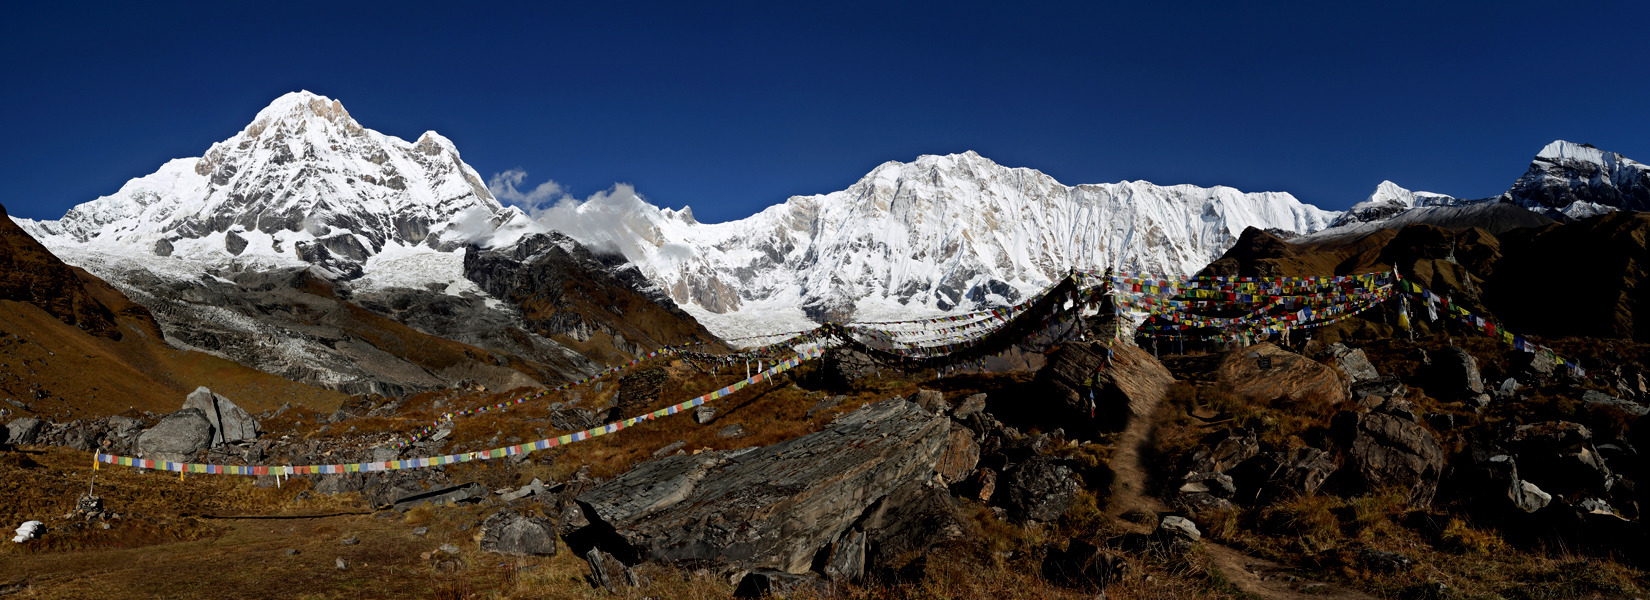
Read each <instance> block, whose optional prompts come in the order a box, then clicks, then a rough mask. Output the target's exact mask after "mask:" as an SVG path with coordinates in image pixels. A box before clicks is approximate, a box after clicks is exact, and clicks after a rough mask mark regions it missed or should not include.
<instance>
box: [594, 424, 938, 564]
mask: <svg viewBox="0 0 1650 600" xmlns="http://www.w3.org/2000/svg"><path fill="white" fill-rule="evenodd" d="M950 432H951V422H950V419H948V418H945V417H943V416H935V415H931V414H929V413H928V412H927V411H924V410H922V408H920V407H918V406H917V405H915V404H912V403H910V402H907V401H905V400H901V399H897V398H896V399H890V400H885V401H882V402H878V403H874V404H869V405H866V406H863V407H861V408H859V409H858V410H855V411H853V412H850V413H847V414H845V415H843V416H841V417H838V418H837V420H835V421H833V422H832V424H831V426H830V427H829V428H827V429H825V430H824V431H820V432H818V433H813V434H809V435H805V436H801V437H798V438H794V439H791V440H788V441H785V442H781V443H778V444H774V445H771V446H765V447H759V448H746V449H742V450H731V451H718V452H704V453H700V454H696V455H675V456H666V457H664V458H659V459H655V460H651V461H647V462H644V463H641V464H639V465H637V466H636V467H635V468H633V469H631V470H630V471H629V472H627V473H625V474H623V475H620V476H618V477H615V478H614V479H613V480H611V481H608V482H606V483H604V484H601V485H599V486H596V487H595V488H594V489H591V490H590V491H588V492H585V493H583V494H581V495H579V496H578V498H577V501H578V503H579V506H580V508H581V509H582V512H583V516H584V517H585V518H586V519H587V520H588V521H589V523H590V524H589V525H587V526H585V527H583V528H580V529H579V530H576V531H572V532H570V533H571V536H572V537H582V538H585V539H590V540H591V542H592V543H593V544H595V545H596V546H598V547H601V548H603V549H604V550H608V551H610V552H612V553H614V554H616V555H620V556H628V557H634V559H635V560H658V561H666V562H678V561H679V562H684V563H693V564H700V565H705V564H721V565H727V566H732V567H735V568H740V569H760V568H769V569H777V570H781V571H785V572H789V573H802V572H805V571H808V570H809V569H810V568H811V567H812V564H813V561H814V557H815V555H817V554H819V553H820V551H821V550H822V549H824V548H825V547H827V546H829V545H831V544H833V543H835V542H837V541H838V540H840V539H842V536H843V534H844V533H845V532H847V531H848V529H849V527H850V526H851V525H852V524H853V523H854V521H855V520H856V519H857V518H858V517H859V516H860V515H861V514H862V513H864V512H865V511H866V509H867V508H868V507H870V506H871V505H872V504H873V503H875V502H877V501H878V500H879V499H881V498H883V497H884V496H888V495H889V494H890V493H892V492H893V491H894V490H896V489H898V488H899V487H900V486H902V485H904V484H906V483H907V482H911V481H918V482H926V481H928V480H930V479H932V478H933V476H934V471H935V466H936V464H937V463H938V462H939V459H940V456H941V455H942V454H943V453H944V452H945V449H946V447H947V441H948V439H949V437H950ZM587 530H588V531H587ZM587 534H588V535H587Z"/></svg>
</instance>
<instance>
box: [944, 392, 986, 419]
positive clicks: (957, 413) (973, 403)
mask: <svg viewBox="0 0 1650 600" xmlns="http://www.w3.org/2000/svg"><path fill="white" fill-rule="evenodd" d="M985 398H986V396H985V394H974V395H972V396H969V397H967V398H963V401H962V404H958V405H957V409H956V410H954V411H951V418H953V419H956V420H958V421H964V422H966V421H968V418H969V417H972V416H974V415H975V414H976V413H979V412H981V411H984V410H985Z"/></svg>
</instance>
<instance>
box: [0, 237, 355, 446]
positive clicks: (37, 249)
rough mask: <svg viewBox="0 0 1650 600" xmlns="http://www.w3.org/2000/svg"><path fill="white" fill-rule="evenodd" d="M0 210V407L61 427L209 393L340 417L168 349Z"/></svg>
mask: <svg viewBox="0 0 1650 600" xmlns="http://www.w3.org/2000/svg"><path fill="white" fill-rule="evenodd" d="M4 215H5V209H4V208H3V207H0V398H10V399H12V400H15V401H17V402H21V403H24V404H26V405H28V406H29V409H20V408H18V407H16V406H13V405H11V404H3V405H0V408H5V409H8V410H11V411H13V412H15V413H18V414H37V415H57V416H58V418H59V420H66V419H69V418H80V417H86V416H101V415H110V414H116V413H120V412H124V411H127V410H130V409H133V408H136V409H138V410H147V411H154V412H171V411H174V410H177V409H178V407H179V406H181V405H182V404H183V396H184V395H185V394H187V393H188V392H190V391H191V390H194V389H195V388H196V387H197V386H207V387H210V388H212V389H213V390H215V391H218V392H219V393H222V394H224V395H225V396H229V397H231V398H233V399H234V400H235V402H236V403H237V404H239V405H240V406H242V407H244V408H246V409H248V410H250V411H253V412H260V411H262V410H265V409H269V408H274V407H277V406H279V405H281V404H282V403H285V402H291V403H293V404H294V405H303V406H311V407H314V408H316V409H331V408H335V407H337V406H338V405H339V404H340V403H341V402H343V400H344V396H343V395H342V394H339V393H336V392H331V391H326V390H320V389H316V388H312V387H309V386H306V385H303V384H299V383H294V382H291V381H287V380H285V379H282V378H280V377H276V376H274V375H270V374H268V373H263V372H261V371H256V370H253V369H249V368H246V367H243V366H240V365H238V364H236V363H234V362H230V361H228V360H224V359H221V358H218V357H215V356H212V355H209V354H203V353H200V352H184V351H179V350H175V349H173V348H171V347H169V346H167V345H166V343H165V341H163V339H162V334H161V331H160V327H159V325H157V324H156V323H155V320H154V317H152V316H151V315H150V314H149V311H148V309H145V308H144V307H142V306H139V305H137V304H135V303H133V302H132V301H130V300H129V299H127V298H126V296H125V295H124V294H121V293H120V291H119V290H116V289H114V288H113V287H111V286H109V285H108V284H107V283H104V282H103V281H102V280H100V279H98V278H96V277H94V276H92V275H91V274H89V273H87V272H86V271H84V270H82V269H79V268H76V267H71V266H69V265H66V264H64V263H63V261H61V260H58V258H57V257H56V256H55V255H53V254H52V253H51V252H50V251H48V250H46V248H45V247H44V246H41V245H40V243H39V242H36V241H35V240H34V238H32V237H29V235H28V234H27V233H25V232H23V230H22V229H21V228H19V227H17V225H16V224H15V223H13V222H12V221H11V219H10V218H6V217H5V216H4Z"/></svg>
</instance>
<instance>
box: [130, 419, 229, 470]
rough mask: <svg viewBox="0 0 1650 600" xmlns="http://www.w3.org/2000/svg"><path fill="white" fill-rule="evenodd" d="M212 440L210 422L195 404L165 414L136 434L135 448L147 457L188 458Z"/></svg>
mask: <svg viewBox="0 0 1650 600" xmlns="http://www.w3.org/2000/svg"><path fill="white" fill-rule="evenodd" d="M211 443H212V422H211V421H208V420H207V419H206V415H205V414H204V413H202V412H201V410H200V409H198V408H185V409H183V410H180V411H178V412H175V413H172V414H169V415H166V417H165V418H162V419H161V420H160V423H157V424H155V426H154V427H152V428H150V429H149V430H148V431H145V432H143V435H140V436H138V450H139V451H140V452H142V453H143V457H144V458H147V459H150V460H164V461H170V462H189V460H190V458H191V457H193V456H194V455H195V453H196V452H200V451H201V450H204V449H206V448H207V447H208V446H209V445H211Z"/></svg>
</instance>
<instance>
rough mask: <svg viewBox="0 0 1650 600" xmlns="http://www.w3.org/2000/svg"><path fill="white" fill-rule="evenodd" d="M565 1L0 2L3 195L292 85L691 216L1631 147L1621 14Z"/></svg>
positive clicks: (248, 111)
mask: <svg viewBox="0 0 1650 600" xmlns="http://www.w3.org/2000/svg"><path fill="white" fill-rule="evenodd" d="M564 4H567V5H570V6H567V7H559V8H544V7H543V6H540V5H539V4H538V3H535V4H530V5H514V6H512V5H490V4H485V3H479V2H475V3H441V4H436V5H428V6H424V7H414V6H413V5H412V4H409V3H401V2H397V3H382V4H360V3H351V4H345V5H342V6H340V5H338V4H336V3H330V2H321V3H292V2H284V3H278V4H271V5H267V6H256V7H253V6H250V5H249V6H244V7H243V6H241V3H224V2H214V3H202V4H182V3H176V4H174V3H119V4H112V5H66V6H58V5H56V4H53V5H51V6H22V5H20V4H19V3H8V4H7V5H6V7H5V8H4V9H0V10H3V12H0V15H3V17H0V48H3V52H4V57H5V60H4V62H3V66H0V77H3V82H4V87H5V90H6V91H5V92H4V94H3V99H0V103H3V106H0V111H3V114H5V115H6V116H7V118H6V119H5V120H4V122H3V124H0V180H3V181H4V182H5V183H4V185H0V190H3V192H0V203H3V204H4V205H5V206H6V207H7V209H8V210H9V211H10V212H11V213H12V214H14V215H19V216H26V217H33V218H57V217H59V216H61V215H62V214H63V212H64V211H65V210H67V209H68V208H70V207H71V206H73V205H75V204H78V203H81V202H85V201H88V200H91V199H93V198H95V197H97V196H100V195H104V194H109V193H112V192H114V191H115V190H116V189H118V188H119V187H120V185H121V184H122V183H123V182H125V181H126V180H127V179H129V178H132V177H137V176H141V175H144V174H147V173H150V172H153V171H154V170H155V169H156V168H158V167H159V166H160V164H161V163H163V162H164V161H166V160H167V159H170V158H179V157H186V156H199V155H201V153H203V152H204V151H205V150H206V149H207V147H209V146H210V145H211V144H212V143H213V142H215V141H220V140H223V139H225V138H228V137H230V136H231V135H234V134H235V133H236V132H237V131H239V130H240V129H241V128H242V127H244V126H245V125H246V124H247V123H248V122H249V121H250V120H251V118H252V116H253V115H254V114H255V113H257V111H258V110H259V109H260V108H262V107H263V106H265V105H267V104H268V103H269V102H270V101H271V100H273V99H274V98H275V97H277V96H279V95H280V94H282V93H285V92H289V91H295V90H298V89H307V90H310V91H313V92H316V93H319V94H323V95H327V96H330V97H333V98H336V99H339V100H341V101H342V102H343V103H344V106H345V107H346V108H348V109H349V111H350V112H351V114H352V115H353V116H354V117H355V118H356V120H358V121H360V122H361V123H362V124H363V125H365V126H366V127H369V128H372V129H376V130H378V131H381V132H384V133H387V134H391V135H396V136H400V137H402V138H403V139H408V140H411V139H415V138H416V137H417V136H418V135H419V134H420V133H422V132H423V131H425V130H427V129H433V130H436V131H439V132H440V133H442V134H443V135H446V136H447V137H449V138H451V139H452V140H453V141H454V142H455V143H456V144H457V145H458V148H459V150H460V151H461V152H462V153H463V155H464V158H465V160H466V161H467V162H469V163H470V164H471V165H472V166H474V167H475V168H476V170H478V171H480V172H481V174H482V175H483V176H484V177H491V176H492V175H493V174H495V173H499V172H503V171H506V170H509V169H514V168H520V169H523V170H525V171H527V173H528V177H527V179H526V181H524V182H523V184H524V186H523V187H531V186H533V185H536V184H539V183H542V182H543V181H545V180H555V181H557V182H559V183H561V184H562V185H563V186H565V187H566V188H567V189H568V190H569V191H570V192H571V193H573V194H574V195H576V196H578V197H585V196H588V195H590V194H592V193H595V192H598V191H601V190H603V189H605V188H608V187H609V186H611V185H612V184H613V183H614V182H629V183H632V184H634V185H635V186H636V188H637V191H639V192H640V193H641V194H642V195H644V196H645V197H647V198H648V199H649V200H651V201H652V202H654V203H655V204H659V205H661V206H671V207H681V206H683V205H692V206H693V209H694V211H695V213H696V214H697V215H698V216H699V218H700V219H701V220H704V221H723V220H728V219H733V218H739V217H743V216H746V215H749V214H751V213H753V212H755V211H757V210H760V209H761V208H762V207H765V206H768V205H770V204H774V203H777V202H780V201H783V200H784V199H785V198H786V197H788V196H790V195H793V194H813V193H826V192H831V191H835V190H840V189H843V188H845V187H847V186H848V185H850V184H852V183H853V182H854V181H856V180H857V179H859V177H860V176H862V175H864V174H865V173H866V172H867V171H869V170H870V169H871V168H873V167H875V166H876V165H877V164H879V163H882V162H884V161H888V160H898V161H909V160H912V159H914V158H916V157H917V156H918V155H920V154H944V153H953V152H961V151H964V150H970V149H972V150H975V151H978V152H979V153H981V154H982V155H984V156H986V157H988V158H991V159H993V160H995V161H997V162H999V163H1002V164H1005V165H1009V166H1017V167H1019V166H1023V167H1032V168H1036V169H1040V170H1042V171H1044V172H1046V173H1048V174H1050V175H1053V176H1054V177H1055V178H1057V179H1059V180H1060V181H1061V182H1064V183H1067V184H1076V183H1101V182H1115V181H1120V180H1125V179H1145V180H1149V181H1152V182H1155V183H1159V184H1177V183H1193V184H1198V185H1216V184H1222V185H1229V186H1233V187H1236V188H1239V189H1242V190H1244V191H1267V190H1275V191H1287V192H1290V193H1293V194H1295V195H1296V196H1297V197H1299V198H1300V199H1301V200H1303V201H1306V202H1310V203H1314V204H1317V205H1319V206H1321V207H1324V208H1328V209H1342V208H1345V207H1347V206H1349V205H1350V204H1352V203H1353V202H1356V201H1358V200H1361V199H1363V198H1364V197H1365V196H1367V195H1368V194H1369V192H1370V191H1371V190H1373V189H1374V187H1375V185H1376V184H1378V183H1379V182H1380V181H1381V180H1382V179H1391V180H1393V181H1395V182H1397V183H1398V184H1399V185H1402V186H1405V187H1408V188H1410V189H1417V190H1428V191H1434V192H1440V193H1446V194H1451V195H1455V196H1460V197H1475V198H1476V197H1487V196H1492V195H1495V194H1499V193H1500V192H1502V191H1504V190H1505V189H1506V188H1507V187H1508V186H1509V185H1510V184H1511V183H1512V182H1513V180H1514V179H1516V178H1517V177H1518V176H1519V175H1520V174H1521V173H1523V171H1524V169H1525V168H1526V167H1527V166H1528V164H1529V160H1530V158H1531V157H1532V156H1534V155H1535V153H1536V152H1537V151H1538V150H1540V148H1541V147H1542V146H1543V145H1544V144H1546V143H1547V142H1549V141H1552V140H1554V139H1567V140H1570V141H1575V142H1589V143H1592V144H1594V145H1597V146H1599V147H1601V148H1604V149H1606V150H1612V151H1616V152H1620V153H1622V154H1624V155H1626V156H1628V157H1631V158H1635V159H1638V160H1641V161H1650V118H1647V117H1646V115H1647V114H1650V77H1647V76H1646V73H1647V69H1646V67H1645V65H1646V58H1647V52H1646V50H1647V49H1650V45H1647V43H1646V42H1645V41H1644V40H1645V39H1647V38H1650V36H1646V35H1645V34H1644V33H1643V31H1644V27H1645V24H1646V23H1650V3H1647V2H1643V1H1642V0H1640V1H1637V2H1619V3H1579V2H1578V3H1553V2H1543V3H1533V2H1532V3H1524V2H1482V3H1454V2H1441V1H1436V0H1435V1H1429V2H1421V3H1397V2H1370V3H1359V4H1357V5H1356V6H1353V3H1347V2H1313V3H1297V4H1286V3H1271V2H1242V3H1239V2H1221V3H1156V2H1129V3H1126V4H1121V5H1112V4H1110V3H1099V2H1084V3H1074V4H1071V5H1058V4H1055V5H1033V6H1029V7H1028V6H1021V5H1019V4H1020V3H994V4H978V5H971V4H962V3H940V4H926V5H920V4H911V5H887V4H884V3H871V4H861V5H853V4H848V3H844V2H830V3H819V4H808V5H805V4H802V3H791V2H764V3H752V4H746V5H708V4H701V3H670V4H664V5H647V4H620V3H606V2H604V3H564ZM585 4H603V5H605V6H604V7H602V8H585V7H583V6H572V5H585ZM1160 4H1161V5H1167V6H1168V7H1162V8H1160V7H1157V5H1160Z"/></svg>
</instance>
